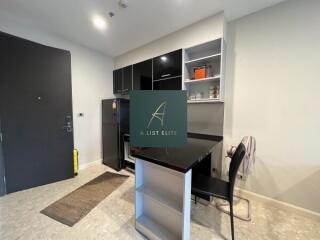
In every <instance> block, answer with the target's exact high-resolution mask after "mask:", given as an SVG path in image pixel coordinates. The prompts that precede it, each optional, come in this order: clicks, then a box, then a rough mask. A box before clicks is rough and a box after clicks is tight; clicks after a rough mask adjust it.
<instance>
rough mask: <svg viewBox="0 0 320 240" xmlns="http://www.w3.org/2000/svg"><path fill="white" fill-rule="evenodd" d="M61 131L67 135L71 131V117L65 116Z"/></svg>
mask: <svg viewBox="0 0 320 240" xmlns="http://www.w3.org/2000/svg"><path fill="white" fill-rule="evenodd" d="M62 129H63V130H65V131H66V132H68V133H70V132H72V131H73V129H72V124H71V116H66V120H65V125H64V126H63V127H62Z"/></svg>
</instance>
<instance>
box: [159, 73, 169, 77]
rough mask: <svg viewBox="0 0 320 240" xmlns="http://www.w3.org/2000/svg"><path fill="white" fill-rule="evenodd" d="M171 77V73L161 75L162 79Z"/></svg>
mask: <svg viewBox="0 0 320 240" xmlns="http://www.w3.org/2000/svg"><path fill="white" fill-rule="evenodd" d="M169 76H171V74H170V73H168V74H163V75H161V77H169Z"/></svg>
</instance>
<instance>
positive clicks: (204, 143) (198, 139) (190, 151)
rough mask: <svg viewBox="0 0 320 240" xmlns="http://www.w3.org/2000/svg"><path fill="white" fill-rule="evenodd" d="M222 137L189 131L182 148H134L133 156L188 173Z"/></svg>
mask: <svg viewBox="0 0 320 240" xmlns="http://www.w3.org/2000/svg"><path fill="white" fill-rule="evenodd" d="M220 141H222V137H219V136H212V135H204V134H193V133H188V143H187V145H186V146H184V147H182V148H153V147H152V148H133V150H132V152H131V155H132V156H133V157H136V158H139V159H142V160H145V161H148V162H152V163H155V164H158V165H161V166H164V167H167V168H170V169H173V170H176V171H179V172H183V173H186V172H188V171H189V170H190V169H191V168H193V167H194V166H195V165H196V164H197V163H198V162H200V161H201V160H202V159H204V158H205V157H206V156H207V155H208V154H210V153H211V152H212V150H213V148H214V146H215V145H216V144H218V143H219V142H220Z"/></svg>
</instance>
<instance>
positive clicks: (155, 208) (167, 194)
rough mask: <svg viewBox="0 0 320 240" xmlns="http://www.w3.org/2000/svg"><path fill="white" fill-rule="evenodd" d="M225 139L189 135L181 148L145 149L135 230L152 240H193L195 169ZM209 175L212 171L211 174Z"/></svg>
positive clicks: (139, 156)
mask: <svg viewBox="0 0 320 240" xmlns="http://www.w3.org/2000/svg"><path fill="white" fill-rule="evenodd" d="M221 141H222V137H217V136H210V135H203V134H192V133H189V134H188V141H187V145H186V146H184V147H182V148H142V149H139V150H138V151H133V152H132V155H133V156H134V157H135V158H136V161H135V162H136V163H135V176H136V183H135V189H136V195H135V197H136V199H135V219H136V229H137V230H138V231H139V232H141V233H142V234H143V235H145V236H146V237H147V238H149V239H190V212H191V178H192V168H194V167H195V166H197V164H199V163H200V162H201V161H202V160H203V159H205V158H206V157H207V156H208V155H210V154H211V152H212V151H213V149H214V147H215V145H216V144H218V143H219V142H221ZM209 172H210V170H209Z"/></svg>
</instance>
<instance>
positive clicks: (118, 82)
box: [113, 68, 123, 94]
mask: <svg viewBox="0 0 320 240" xmlns="http://www.w3.org/2000/svg"><path fill="white" fill-rule="evenodd" d="M122 73H123V71H122V68H121V69H117V70H114V71H113V93H114V94H122V82H123V77H122Z"/></svg>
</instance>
